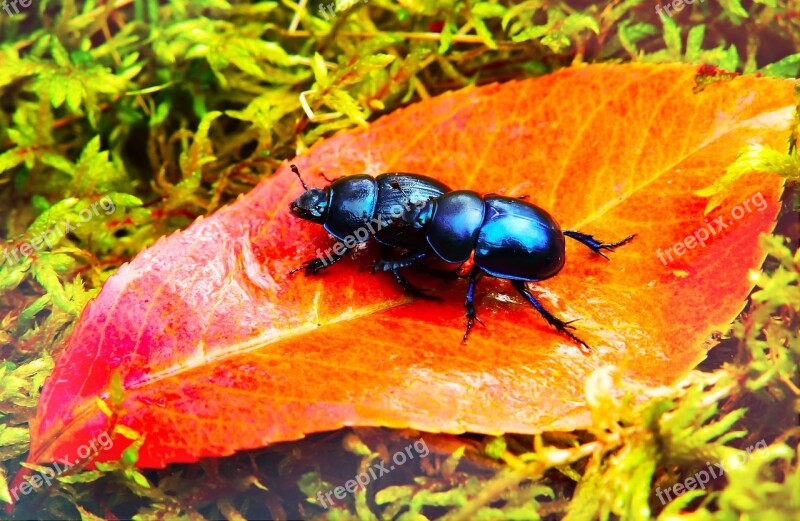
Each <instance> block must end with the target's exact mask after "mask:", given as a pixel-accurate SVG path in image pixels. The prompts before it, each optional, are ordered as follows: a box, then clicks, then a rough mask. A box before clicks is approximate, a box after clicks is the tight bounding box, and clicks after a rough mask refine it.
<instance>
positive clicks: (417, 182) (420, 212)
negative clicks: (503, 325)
mask: <svg viewBox="0 0 800 521" xmlns="http://www.w3.org/2000/svg"><path fill="white" fill-rule="evenodd" d="M292 171H293V172H294V173H295V174H296V175H297V176H298V177H299V178H300V182H301V183H302V185H303V188H304V189H305V192H304V193H303V194H302V195H301V196H300V197H298V198H297V200H295V201H294V202H293V203H291V204H290V210H291V211H292V213H293V214H294V215H296V216H297V217H300V218H302V219H306V220H309V221H312V222H315V223H319V224H322V225H323V226H324V228H325V230H327V231H328V233H330V234H331V235H332V236H333V237H334V238H336V239H338V240H339V241H340V242H339V243H337V246H339V245H341V244H342V242H344V245H343V247H342V248H340V249H339V251H338V253H337V252H336V251H335V252H334V254H333V255H330V254H329V256H328V261H326V260H325V259H324V258H321V257H317V258H315V259H312V260H309V261H306V262H305V263H304V264H303V266H302V267H301V268H298V269H297V270H294V271H298V270H300V269H305V272H306V275H311V274H314V273H317V272H318V271H320V270H322V269H324V268H326V267H328V266H330V265H331V264H333V263H335V262H337V261H339V260H341V259H342V257H343V256H344V255H345V254H346V252H347V251H349V250H351V249H352V248H354V247H355V245H357V244H361V243H363V242H365V241H367V240H369V239H370V238H375V239H376V240H377V241H378V242H379V243H381V244H383V245H384V255H383V258H382V259H381V260H380V261H378V262H377V263H376V264H375V266H374V267H373V272H378V271H384V272H392V274H393V275H394V276H395V278H396V279H397V281H398V282H399V283H400V285H401V286H402V287H403V288H404V289H405V290H406V291H409V292H411V293H412V294H414V295H416V296H419V297H422V298H427V299H435V297H431V296H429V295H427V294H426V293H424V292H423V291H422V290H420V289H419V288H416V287H415V286H414V285H412V284H411V283H410V282H409V281H408V280H407V279H406V278H405V277H404V276H403V275H402V274H401V273H400V271H399V270H400V269H403V268H408V267H412V266H419V265H420V264H421V263H423V262H424V261H426V260H428V259H436V258H438V259H441V260H443V261H445V262H447V263H449V264H454V265H460V264H463V263H464V262H466V261H467V260H468V259H469V258H470V256H473V257H474V266H473V268H472V269H471V270H470V273H469V276H468V278H469V286H468V288H467V295H466V300H465V302H464V307H465V308H466V317H467V326H466V331H465V332H464V337H463V342H466V341H467V337H468V336H469V333H470V331H471V329H472V327H473V325H474V324H475V322H476V321H477V322H479V323H481V324H483V322H481V320H480V319H479V318H478V317H477V314H476V311H475V304H474V294H475V287H476V285H477V282H478V279H479V278H480V277H481V276H482V275H484V274H485V275H489V276H491V277H496V278H500V279H507V280H509V281H511V284H512V285H513V286H514V288H515V289H516V290H517V291H518V292H519V293H520V294H521V295H522V296H523V297H524V298H525V299H526V300H527V301H528V302H530V304H531V305H532V306H533V307H534V308H535V309H536V311H538V312H539V314H541V315H542V317H544V319H545V320H547V322H548V323H549V324H550V325H551V326H553V327H554V328H555V329H556V330H558V331H559V332H560V333H562V334H564V335H566V336H567V337H569V338H570V339H572V340H573V341H575V342H577V343H578V344H579V345H580V346H581V347H583V348H585V349H587V350H589V349H590V348H589V346H588V345H587V344H586V342H584V341H583V340H581V339H580V338H578V337H577V336H575V335H574V334H573V333H572V332H571V331H570V330H571V329H574V327H573V326H571V325H570V322H564V321H562V320H560V319H558V318H557V317H555V316H554V315H553V314H552V313H550V312H549V311H548V310H547V309H545V308H544V306H542V304H541V303H540V302H539V301H538V300H537V299H536V297H534V296H533V294H532V293H531V292H530V291H529V290H528V288H527V287H526V285H525V284H526V283H527V282H538V281H542V280H545V279H549V278H550V277H553V276H555V275H556V274H558V272H559V271H561V268H563V267H564V261H565V239H564V237H570V238H572V239H574V240H576V241H578V242H580V243H582V244H584V245H585V246H587V247H588V248H590V249H591V250H592V251H594V252H595V253H597V254H599V255H601V256H602V257H604V258H605V259H606V260H608V257H607V256H606V255H605V254H604V253H603V250H606V251H613V250H614V248H617V247H619V246H622V245H624V244H626V243H628V242H629V241H631V240H632V239H633V238H634V237H635V234H633V235H629V236H628V237H626V238H624V239H622V240H621V241H618V242H612V243H605V242H603V241H600V240H598V239H595V238H594V237H593V236H591V235H587V234H584V233H580V232H576V231H569V230H565V231H563V232H562V230H561V228H560V227H559V225H558V223H557V222H556V221H555V220H554V219H553V217H552V216H551V215H550V214H549V213H547V212H546V211H545V210H543V209H542V208H540V207H538V206H536V205H534V204H531V203H529V202H526V201H525V200H524V197H521V198H512V197H505V196H501V195H494V194H490V195H484V196H481V195H480V194H478V193H477V192H473V191H471V190H456V191H453V190H450V188H448V187H447V186H446V185H444V184H442V183H440V182H439V181H437V180H435V179H432V178H430V177H427V176H423V175H419V174H407V173H387V174H380V175H378V176H377V177H374V178H373V177H370V176H367V175H351V176H346V177H342V178H339V179H338V180H336V181H334V182H332V183H331V184H330V185H329V186H328V187H327V188H324V189H320V188H312V189H310V188H308V187H307V186H306V184H305V182H303V179H302V177H300V172H299V171H298V170H297V167H296V166H295V165H292ZM397 250H402V251H403V252H404V253H403V254H402V255H400V256H399V257H398V258H392V257H393V255H392V254H393V253H394V252H396V251H397ZM294 271H293V272H292V273H294Z"/></svg>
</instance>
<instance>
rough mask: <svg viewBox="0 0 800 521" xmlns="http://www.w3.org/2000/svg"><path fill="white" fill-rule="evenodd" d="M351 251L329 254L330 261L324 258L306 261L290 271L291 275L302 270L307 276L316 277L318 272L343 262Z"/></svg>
mask: <svg viewBox="0 0 800 521" xmlns="http://www.w3.org/2000/svg"><path fill="white" fill-rule="evenodd" d="M349 251H350V250H345V251H344V252H342V254H341V255H339V254H337V253H336V252H335V251H332V252H329V254H328V255H329V257H328V259H324V258H322V257H314V258H313V259H311V260H307V261H305V262H304V263H303V264H302V265H301V266H300V267H298V268H295V269H293V270H292V271H290V272H289V275H294V274H295V273H297V272H298V271H300V270H305V272H306V276H309V275H315V274H316V273H317V272H319V271H322V270H324V269H325V268H330V267H331V266H333V265H334V264H336V263H337V262H339V261H340V260H342V259H343V258H344V256H345V255H347V253H348V252H349Z"/></svg>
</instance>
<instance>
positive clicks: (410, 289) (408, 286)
mask: <svg viewBox="0 0 800 521" xmlns="http://www.w3.org/2000/svg"><path fill="white" fill-rule="evenodd" d="M391 272H392V275H394V278H395V280H397V283H398V284H400V285H401V286H402V287H403V290H404V291H405V292H406V293H409V294H410V295H412V296H414V297H417V298H421V299H424V300H435V301H439V302H440V301H441V300H442V299H441V298H439V297H435V296H433V295H428V294H427V293H425V291H426V290H424V289H422V288H418V287H417V286H415V285H413V284H412V283H411V282H410V281H409V280H408V279H407V278H405V277H404V276H403V274H402V273H400V270H399V269H398V268H395V269H393V270H391Z"/></svg>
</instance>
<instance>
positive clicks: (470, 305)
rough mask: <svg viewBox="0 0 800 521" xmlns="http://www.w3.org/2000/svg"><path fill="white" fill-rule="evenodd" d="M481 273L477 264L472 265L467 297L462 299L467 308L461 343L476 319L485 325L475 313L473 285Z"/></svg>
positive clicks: (463, 342)
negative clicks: (464, 329) (465, 328)
mask: <svg viewBox="0 0 800 521" xmlns="http://www.w3.org/2000/svg"><path fill="white" fill-rule="evenodd" d="M482 273H483V272H482V271H481V269H480V268H478V267H477V266H475V267H473V268H472V269H471V270H470V272H469V287H468V288H467V298H466V300H465V301H464V307H465V308H467V330H466V331H464V338H463V339H461V343H462V344H466V343H467V337H468V336H469V332H470V330H471V329H472V326H473V325H475V321H476V320H477V321H478V323H480V325H482V326H483V327H486V324H484V323H483V321H482V320H481V319H479V318H478V315H477V314H476V313H475V298H474V297H475V286H476V285H477V284H478V277H480V276H481V274H482Z"/></svg>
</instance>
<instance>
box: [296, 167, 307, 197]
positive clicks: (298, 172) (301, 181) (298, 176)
mask: <svg viewBox="0 0 800 521" xmlns="http://www.w3.org/2000/svg"><path fill="white" fill-rule="evenodd" d="M292 172H294V174H295V175H296V176H297V178H298V179H299V180H300V184H302V185H303V189H304V190H305V191H306V192H308V190H309V188H308V186H307V185H306V182H305V181H303V178H302V177H300V170H298V169H297V166H296V165H292Z"/></svg>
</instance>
